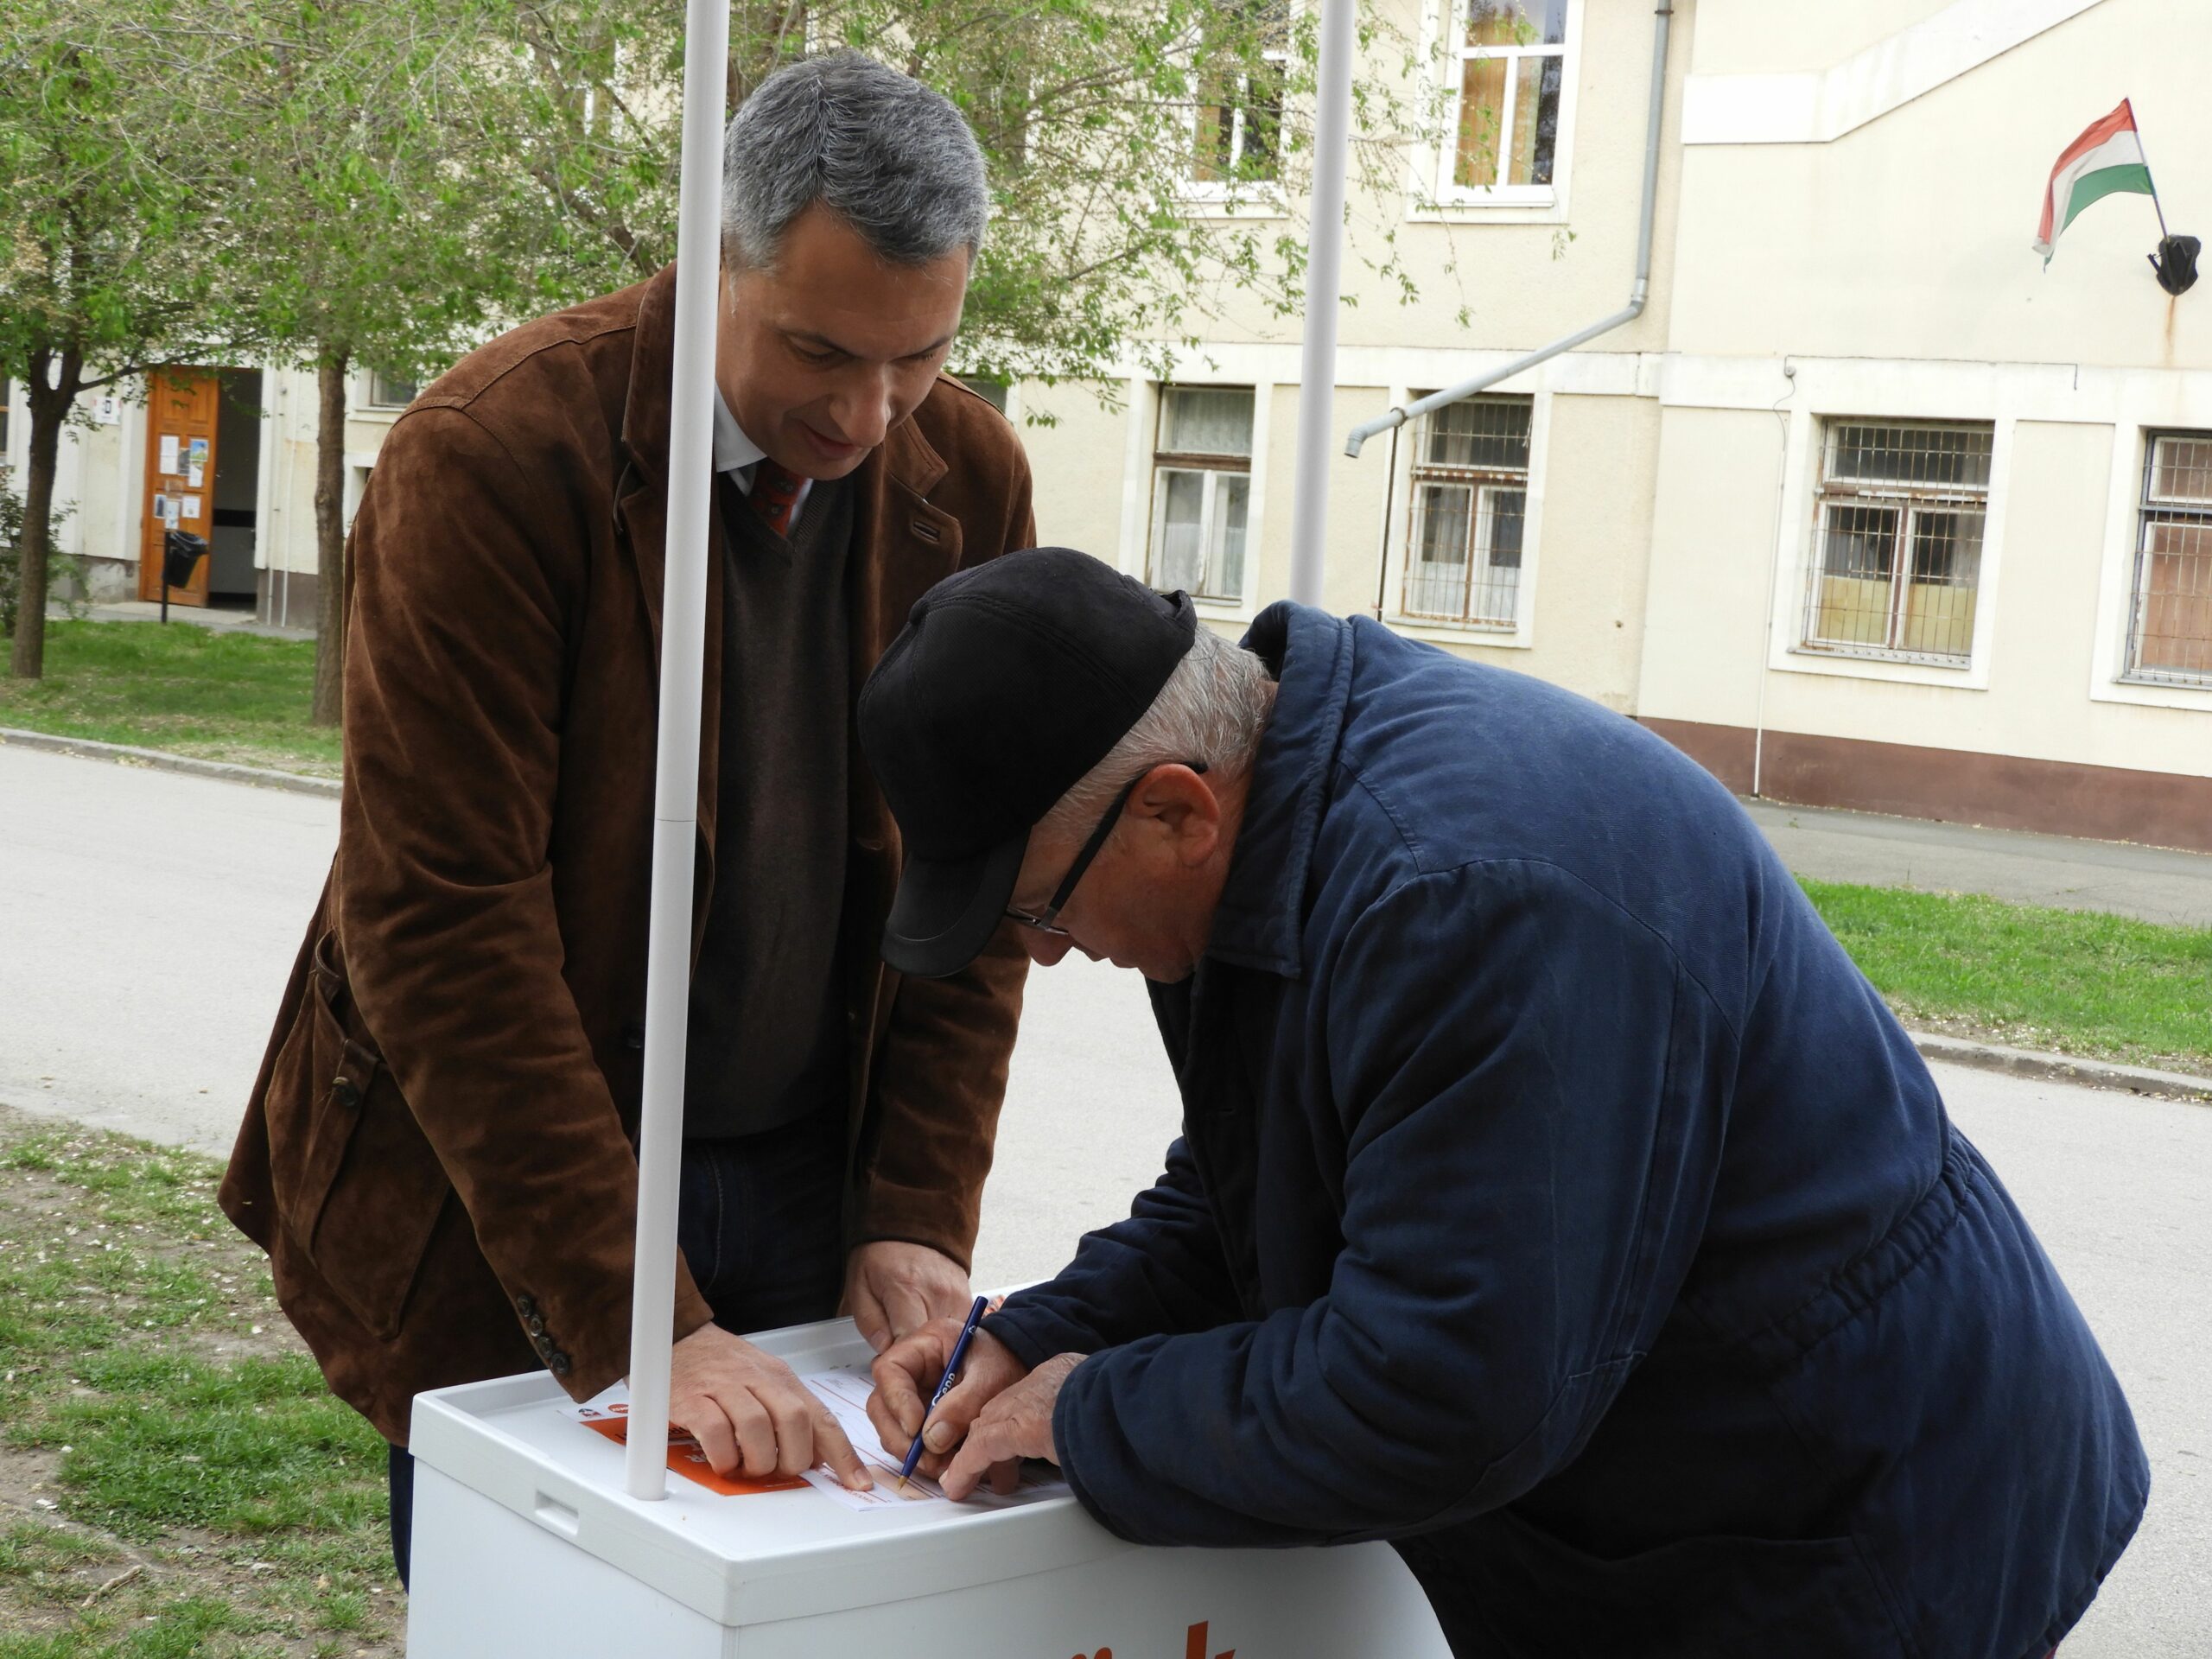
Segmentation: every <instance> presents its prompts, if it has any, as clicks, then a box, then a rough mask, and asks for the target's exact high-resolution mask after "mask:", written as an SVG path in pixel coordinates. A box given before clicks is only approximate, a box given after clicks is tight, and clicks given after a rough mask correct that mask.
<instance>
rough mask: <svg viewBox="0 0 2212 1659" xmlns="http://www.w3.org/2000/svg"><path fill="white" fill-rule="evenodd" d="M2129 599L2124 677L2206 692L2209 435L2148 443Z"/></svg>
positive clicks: (2211, 503)
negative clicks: (2125, 670)
mask: <svg viewBox="0 0 2212 1659" xmlns="http://www.w3.org/2000/svg"><path fill="white" fill-rule="evenodd" d="M2126 677H2127V678H2129V679H2131V680H2140V681H2146V682H2148V683H2151V684H2153V685H2208V686H2212V433H2203V432H2174V433H2166V434H2162V435H2157V436H2154V437H2152V440H2151V444H2150V453H2149V454H2148V455H2147V456H2146V457H2145V463H2144V467H2143V510H2142V516H2141V524H2140V528H2139V531H2138V532H2137V535H2136V541H2135V586H2134V594H2133V603H2132V604H2131V605H2130V607H2129V608H2128V630H2127V672H2126Z"/></svg>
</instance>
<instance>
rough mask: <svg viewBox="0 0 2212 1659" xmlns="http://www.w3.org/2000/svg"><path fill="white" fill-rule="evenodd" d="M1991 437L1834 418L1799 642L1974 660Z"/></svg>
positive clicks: (1964, 429)
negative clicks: (1835, 419)
mask: <svg viewBox="0 0 2212 1659" xmlns="http://www.w3.org/2000/svg"><path fill="white" fill-rule="evenodd" d="M1991 439H1992V429H1991V428H1990V427H1989V426H1988V425H1986V424H1980V425H1956V426H1937V425H1932V424H1929V425H1917V424H1916V425H1905V424H1902V423H1893V422H1864V421H1830V422H1828V423H1827V426H1826V429H1825V430H1824V432H1823V434H1822V442H1821V483H1820V497H1819V502H1818V506H1817V511H1816V515H1815V525H1814V538H1815V549H1814V557H1813V562H1812V580H1811V582H1810V584H1809V587H1808V591H1807V594H1806V597H1805V626H1804V633H1803V641H1802V649H1804V650H1807V651H1821V652H1835V653H1837V654H1839V655H1843V656H1855V657H1884V658H1897V659H1900V660H1904V661H1908V662H1930V663H1945V664H1963V663H1965V662H1967V660H1968V659H1969V658H1971V656H1972V655H1973V652H1974V602H1975V599H1976V596H1977V595H1978V594H1979V593H1980V582H1981V532H1982V524H1983V521H1984V519H1985V518H1986V515H1987V512H1988V507H1989V456H1990V446H1991Z"/></svg>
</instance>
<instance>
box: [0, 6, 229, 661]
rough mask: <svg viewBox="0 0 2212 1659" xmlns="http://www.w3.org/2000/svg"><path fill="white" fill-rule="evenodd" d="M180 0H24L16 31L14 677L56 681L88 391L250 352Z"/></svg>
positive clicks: (12, 52)
mask: <svg viewBox="0 0 2212 1659" xmlns="http://www.w3.org/2000/svg"><path fill="white" fill-rule="evenodd" d="M193 40H194V36H193V35H192V33H191V32H190V31H189V30H188V29H181V28H180V27H179V26H178V22H177V18H176V15H175V6H174V5H173V4H171V3H169V0H10V4H9V8H8V15H7V19H6V22H5V23H4V25H0V375H7V376H10V377H13V378H19V379H21V380H22V383H23V390H24V395H25V399H26V401H27V403H28V404H29V414H30V442H29V451H30V453H29V467H28V471H27V476H26V478H25V480H24V490H23V497H24V500H23V515H22V516H23V530H22V542H21V546H20V548H19V550H18V556H17V572H16V580H17V583H18V588H19V598H18V609H17V620H16V629H15V641H14V646H13V650H12V654H11V658H10V670H11V671H12V672H13V673H14V674H16V676H18V677H22V678H27V679H35V678H37V677H39V676H40V675H41V672H42V671H43V668H44V664H45V654H46V653H45V647H46V600H47V588H48V569H49V559H50V556H51V540H52V538H51V534H50V531H49V526H50V524H52V522H53V518H54V512H53V508H54V467H55V462H56V461H57V459H58V456H59V453H60V439H61V430H62V428H63V426H64V425H65V424H67V422H68V420H69V418H70V415H71V412H72V410H74V409H75V408H76V406H77V400H78V398H79V396H80V394H82V393H84V392H86V391H92V390H93V389H95V388H98V387H101V386H106V385H114V384H116V383H118V382H121V381H124V380H127V379H130V378H134V377H136V376H137V375H138V374H140V373H142V372H144V371H145V370H147V369H149V368H152V367H156V366H158V365H162V364H163V363H171V362H188V361H192V360H194V359H202V358H206V357H208V356H213V355H220V354H227V353H232V352H234V351H235V350H237V349H238V346H240V344H241V343H242V342H241V340H240V339H239V338H238V337H237V336H234V335H229V334H224V333H222V332H221V331H220V328H219V325H218V324H217V323H216V321H214V320H215V319H218V318H219V317H220V316H222V315H225V308H224V307H223V306H222V304H221V303H220V301H219V293H220V289H221V287H222V284H223V283H224V281H225V280H226V277H227V275H228V267H227V265H226V260H225V257H224V255H225V252H226V249H227V248H228V246H229V245H230V243H231V238H232V229H231V226H230V221H229V209H230V206H231V198H230V197H229V196H228V195H227V194H226V191H225V189H224V188H223V187H224V184H225V181H224V180H223V178H222V177H221V176H220V168H219V160H218V157H219V153H220V146H219V142H218V136H217V135H216V134H215V133H213V132H212V131H211V130H209V129H207V127H205V126H203V125H201V124H200V122H199V121H198V119H197V111H196V108H195V105H194V99H190V98H181V97H179V96H177V95H176V90H175V89H176V88H178V87H179V86H193V85H196V84H197V81H196V77H197V75H198V73H199V64H198V60H197V58H196V56H195V54H196V48H194V46H193V45H192V41H193Z"/></svg>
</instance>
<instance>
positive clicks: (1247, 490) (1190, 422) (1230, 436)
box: [1152, 386, 1252, 604]
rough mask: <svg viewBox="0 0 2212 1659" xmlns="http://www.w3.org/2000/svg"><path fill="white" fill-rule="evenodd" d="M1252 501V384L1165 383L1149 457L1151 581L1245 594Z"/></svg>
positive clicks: (1226, 595)
mask: <svg viewBox="0 0 2212 1659" xmlns="http://www.w3.org/2000/svg"><path fill="white" fill-rule="evenodd" d="M1251 504H1252V388H1251V387H1249V386H1163V387H1161V388H1160V436H1159V438H1158V440H1157V442H1155V444H1154V454H1153V461H1152V585H1153V586H1154V588H1159V589H1160V590H1161V591H1162V592H1168V591H1172V590H1173V589H1175V588H1182V589H1184V590H1185V592H1187V593H1190V594H1192V595H1193V596H1195V597H1197V598H1199V599H1212V600H1220V601H1224V602H1227V603H1230V604H1236V603H1240V602H1242V601H1243V597H1244V551H1245V550H1244V527H1245V524H1246V522H1247V520H1248V519H1249V516H1250V512H1251Z"/></svg>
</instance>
